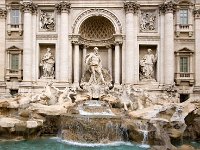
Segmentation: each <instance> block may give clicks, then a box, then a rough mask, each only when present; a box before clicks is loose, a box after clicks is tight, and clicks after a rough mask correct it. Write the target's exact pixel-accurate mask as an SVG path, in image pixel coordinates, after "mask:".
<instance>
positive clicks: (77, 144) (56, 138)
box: [51, 137, 146, 148]
mask: <svg viewBox="0 0 200 150" xmlns="http://www.w3.org/2000/svg"><path fill="white" fill-rule="evenodd" d="M51 139H55V140H57V141H58V142H61V143H66V144H69V145H75V146H81V147H102V146H120V145H127V146H134V144H132V143H131V142H123V141H115V142H110V143H106V144H104V143H80V142H75V141H68V140H62V139H61V138H58V137H54V138H51ZM137 146H138V147H140V145H137ZM141 146H142V145H141ZM143 148H146V147H143Z"/></svg>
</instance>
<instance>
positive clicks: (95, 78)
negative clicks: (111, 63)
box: [80, 47, 112, 98]
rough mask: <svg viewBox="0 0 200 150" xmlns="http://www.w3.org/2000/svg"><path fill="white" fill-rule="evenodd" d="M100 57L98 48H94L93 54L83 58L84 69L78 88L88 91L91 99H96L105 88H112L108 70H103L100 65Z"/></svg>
mask: <svg viewBox="0 0 200 150" xmlns="http://www.w3.org/2000/svg"><path fill="white" fill-rule="evenodd" d="M101 61H102V59H101V57H100V55H99V53H98V48H97V47H95V48H94V52H92V53H89V54H88V55H86V57H85V63H86V69H85V72H84V74H83V76H82V79H81V84H80V86H81V87H82V88H83V89H85V90H87V91H89V93H90V94H91V95H92V97H96V98H98V97H99V95H101V94H102V93H104V92H103V91H105V90H106V88H109V87H110V86H112V84H111V81H112V77H111V75H110V74H109V72H108V70H106V69H104V68H103V67H102V64H101Z"/></svg>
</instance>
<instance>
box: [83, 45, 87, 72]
mask: <svg viewBox="0 0 200 150" xmlns="http://www.w3.org/2000/svg"><path fill="white" fill-rule="evenodd" d="M87 47H88V46H87V45H84V46H83V57H82V58H83V59H82V74H84V72H85V57H86V55H87Z"/></svg>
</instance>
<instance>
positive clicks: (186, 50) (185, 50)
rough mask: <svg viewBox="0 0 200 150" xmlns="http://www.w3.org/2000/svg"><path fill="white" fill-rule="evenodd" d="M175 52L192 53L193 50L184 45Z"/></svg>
mask: <svg viewBox="0 0 200 150" xmlns="http://www.w3.org/2000/svg"><path fill="white" fill-rule="evenodd" d="M175 53H194V51H193V50H190V49H188V48H187V47H184V48H182V49H180V50H178V51H175Z"/></svg>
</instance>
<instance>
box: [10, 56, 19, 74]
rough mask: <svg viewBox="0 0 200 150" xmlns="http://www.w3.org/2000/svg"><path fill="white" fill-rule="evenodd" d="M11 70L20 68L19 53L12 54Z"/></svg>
mask: <svg viewBox="0 0 200 150" xmlns="http://www.w3.org/2000/svg"><path fill="white" fill-rule="evenodd" d="M10 68H11V70H17V71H18V69H19V54H12V55H11V66H10Z"/></svg>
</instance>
